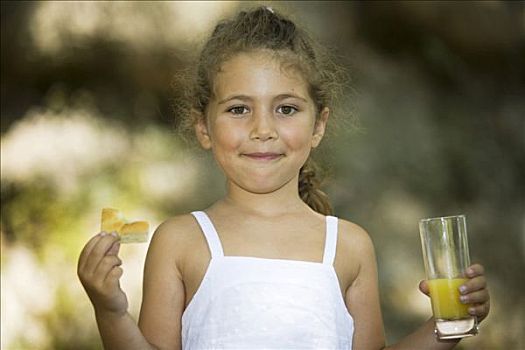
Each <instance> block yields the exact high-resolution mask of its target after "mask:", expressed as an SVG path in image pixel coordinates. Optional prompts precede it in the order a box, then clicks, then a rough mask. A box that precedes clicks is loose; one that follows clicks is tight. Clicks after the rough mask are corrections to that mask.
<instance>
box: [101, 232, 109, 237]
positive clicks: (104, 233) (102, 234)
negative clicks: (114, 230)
mask: <svg viewBox="0 0 525 350" xmlns="http://www.w3.org/2000/svg"><path fill="white" fill-rule="evenodd" d="M107 234H108V233H107V232H100V233H99V235H100V237H104V236H105V235H107Z"/></svg>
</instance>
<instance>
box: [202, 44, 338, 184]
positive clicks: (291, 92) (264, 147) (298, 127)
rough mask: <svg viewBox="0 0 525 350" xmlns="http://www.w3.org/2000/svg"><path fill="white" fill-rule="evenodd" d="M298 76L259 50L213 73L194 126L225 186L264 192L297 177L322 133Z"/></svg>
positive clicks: (322, 117)
mask: <svg viewBox="0 0 525 350" xmlns="http://www.w3.org/2000/svg"><path fill="white" fill-rule="evenodd" d="M327 119H328V109H327V108H325V109H324V110H323V111H322V112H321V115H320V117H319V118H318V120H317V121H316V110H315V106H314V102H313V100H312V98H311V97H310V95H309V93H308V85H307V82H306V80H305V79H304V78H303V77H302V75H301V73H299V72H298V71H297V70H294V69H284V68H283V66H282V65H281V62H280V61H279V60H278V59H276V58H274V57H272V56H270V55H269V54H268V53H265V52H262V51H256V52H248V53H240V54H237V55H236V56H234V57H232V58H231V59H229V60H228V61H226V62H225V63H224V64H223V65H222V66H221V69H220V71H219V72H218V73H217V75H216V77H215V82H214V91H213V94H212V98H211V100H210V103H209V105H208V109H207V115H206V120H201V121H200V122H199V123H197V125H196V133H197V137H198V139H199V142H200V143H201V145H202V146H203V147H204V148H206V149H211V150H212V151H213V154H214V156H215V159H216V160H217V162H218V164H219V166H220V167H221V168H222V170H223V171H224V173H225V175H226V177H227V178H228V181H229V182H230V185H235V186H238V187H240V188H242V189H244V190H247V191H249V192H252V193H269V192H272V191H275V190H277V189H279V188H281V187H283V186H285V185H286V184H289V183H290V182H292V181H293V180H295V182H292V185H294V186H297V178H298V174H299V170H300V168H301V166H302V165H303V164H304V163H305V161H306V159H307V158H308V155H309V154H310V151H311V149H312V148H314V147H317V145H319V142H320V141H321V138H322V136H323V134H324V130H325V125H326V121H327Z"/></svg>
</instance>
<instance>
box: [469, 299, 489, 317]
mask: <svg viewBox="0 0 525 350" xmlns="http://www.w3.org/2000/svg"><path fill="white" fill-rule="evenodd" d="M489 311H490V303H483V304H476V305H472V306H470V307H469V308H468V313H469V315H472V316H477V317H478V320H479V321H481V320H483V319H484V318H485V317H487V315H488V314H489Z"/></svg>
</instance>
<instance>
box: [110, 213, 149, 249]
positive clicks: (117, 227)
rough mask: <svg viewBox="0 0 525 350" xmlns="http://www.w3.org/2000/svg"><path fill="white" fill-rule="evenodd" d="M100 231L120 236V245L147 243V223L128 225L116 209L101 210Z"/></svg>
mask: <svg viewBox="0 0 525 350" xmlns="http://www.w3.org/2000/svg"><path fill="white" fill-rule="evenodd" d="M100 229H101V231H104V232H107V233H111V232H116V233H117V234H118V235H119V236H120V243H142V242H147V241H148V233H149V223H148V222H147V221H135V222H130V223H128V222H127V221H126V218H125V217H124V215H123V214H122V212H121V211H120V210H118V209H114V208H103V209H102V214H101V224H100Z"/></svg>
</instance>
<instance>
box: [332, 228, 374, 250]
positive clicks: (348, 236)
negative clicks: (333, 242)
mask: <svg viewBox="0 0 525 350" xmlns="http://www.w3.org/2000/svg"><path fill="white" fill-rule="evenodd" d="M338 246H339V247H340V248H342V250H343V251H344V252H345V253H346V254H347V255H348V256H351V257H355V256H362V255H363V254H366V255H368V254H370V253H373V250H374V245H373V242H372V239H371V237H370V235H369V234H368V232H367V231H366V230H365V229H364V228H363V227H361V226H359V225H358V224H356V223H353V222H351V221H348V220H344V219H339V225H338Z"/></svg>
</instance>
